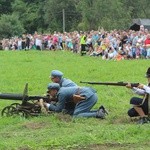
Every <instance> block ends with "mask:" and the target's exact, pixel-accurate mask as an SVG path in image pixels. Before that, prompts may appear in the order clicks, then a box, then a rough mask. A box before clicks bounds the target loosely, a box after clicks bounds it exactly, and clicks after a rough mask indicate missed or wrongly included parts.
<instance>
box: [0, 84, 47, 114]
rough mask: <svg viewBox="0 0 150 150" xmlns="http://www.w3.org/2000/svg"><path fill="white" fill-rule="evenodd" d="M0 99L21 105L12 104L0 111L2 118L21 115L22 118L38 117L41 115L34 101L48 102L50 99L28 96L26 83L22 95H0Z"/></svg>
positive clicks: (39, 108)
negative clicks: (16, 101)
mask: <svg viewBox="0 0 150 150" xmlns="http://www.w3.org/2000/svg"><path fill="white" fill-rule="evenodd" d="M0 99H8V100H19V101H21V102H22V103H21V104H20V103H12V104H11V105H10V106H6V107H5V108H3V110H2V111H1V115H2V116H12V115H21V116H24V117H28V116H38V115H39V114H40V113H41V107H40V106H39V105H37V104H36V103H35V101H34V100H39V99H43V101H46V102H48V101H50V97H49V96H48V95H47V96H28V83H26V85H25V88H24V91H23V94H13V93H0ZM30 100H31V101H32V103H31V102H29V101H30Z"/></svg>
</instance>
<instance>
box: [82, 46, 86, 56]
mask: <svg viewBox="0 0 150 150" xmlns="http://www.w3.org/2000/svg"><path fill="white" fill-rule="evenodd" d="M85 47H86V44H81V56H82V55H84V54H86V49H85Z"/></svg>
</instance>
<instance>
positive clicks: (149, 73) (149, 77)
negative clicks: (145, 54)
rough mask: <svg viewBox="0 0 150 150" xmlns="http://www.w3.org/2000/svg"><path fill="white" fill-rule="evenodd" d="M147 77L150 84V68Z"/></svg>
mask: <svg viewBox="0 0 150 150" xmlns="http://www.w3.org/2000/svg"><path fill="white" fill-rule="evenodd" d="M145 77H146V78H147V79H148V82H149V83H150V67H149V68H148V69H147V71H146V74H145Z"/></svg>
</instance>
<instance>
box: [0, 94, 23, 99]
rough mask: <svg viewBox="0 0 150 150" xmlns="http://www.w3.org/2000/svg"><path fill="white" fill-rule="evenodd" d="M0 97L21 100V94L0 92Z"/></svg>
mask: <svg viewBox="0 0 150 150" xmlns="http://www.w3.org/2000/svg"><path fill="white" fill-rule="evenodd" d="M0 99H10V100H22V99H23V94H12V93H0Z"/></svg>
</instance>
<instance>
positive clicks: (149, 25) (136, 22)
mask: <svg viewBox="0 0 150 150" xmlns="http://www.w3.org/2000/svg"><path fill="white" fill-rule="evenodd" d="M141 25H143V26H144V28H145V29H148V30H150V19H140V18H139V19H133V20H132V25H131V26H130V29H131V30H135V31H139V30H140V26H141Z"/></svg>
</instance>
